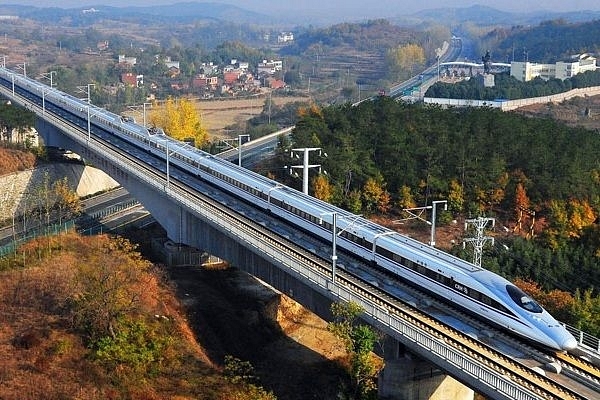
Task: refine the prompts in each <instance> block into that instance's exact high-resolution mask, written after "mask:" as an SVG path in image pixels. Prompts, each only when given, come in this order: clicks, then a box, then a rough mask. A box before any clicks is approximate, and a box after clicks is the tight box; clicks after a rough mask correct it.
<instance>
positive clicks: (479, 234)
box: [463, 217, 496, 267]
mask: <svg viewBox="0 0 600 400" xmlns="http://www.w3.org/2000/svg"><path fill="white" fill-rule="evenodd" d="M488 222H491V223H492V227H494V225H495V224H496V220H495V219H494V218H484V217H479V218H476V219H467V220H465V231H466V230H467V228H468V225H473V227H474V228H475V235H476V236H475V237H473V238H466V239H463V249H464V248H465V245H466V243H472V244H473V264H475V265H477V266H478V267H481V255H482V253H483V246H485V244H486V243H487V242H489V241H491V242H492V245H493V244H494V238H493V237H491V236H484V231H485V227H486V226H487V224H488Z"/></svg>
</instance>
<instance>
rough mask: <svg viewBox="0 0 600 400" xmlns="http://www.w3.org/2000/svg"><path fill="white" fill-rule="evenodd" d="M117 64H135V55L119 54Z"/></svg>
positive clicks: (129, 65)
mask: <svg viewBox="0 0 600 400" xmlns="http://www.w3.org/2000/svg"><path fill="white" fill-rule="evenodd" d="M118 62H119V65H122V66H127V67H133V66H135V64H137V58H136V57H127V56H125V55H124V54H119V61H118Z"/></svg>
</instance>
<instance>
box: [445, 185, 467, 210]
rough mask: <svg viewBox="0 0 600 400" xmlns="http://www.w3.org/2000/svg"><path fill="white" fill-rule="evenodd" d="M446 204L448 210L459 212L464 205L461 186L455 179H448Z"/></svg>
mask: <svg viewBox="0 0 600 400" xmlns="http://www.w3.org/2000/svg"><path fill="white" fill-rule="evenodd" d="M448 206H449V207H450V210H452V211H454V212H457V213H460V212H462V210H463V207H464V206H465V194H464V191H463V187H462V185H461V184H460V182H458V181H457V180H456V179H452V180H451V181H450V191H449V192H448Z"/></svg>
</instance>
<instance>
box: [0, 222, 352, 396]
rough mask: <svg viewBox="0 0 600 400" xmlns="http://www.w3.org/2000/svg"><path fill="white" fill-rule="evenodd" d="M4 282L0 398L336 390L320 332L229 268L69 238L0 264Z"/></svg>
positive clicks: (329, 345)
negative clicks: (170, 264) (168, 261)
mask: <svg viewBox="0 0 600 400" xmlns="http://www.w3.org/2000/svg"><path fill="white" fill-rule="evenodd" d="M0 277H1V279H0V295H1V297H0V303H1V304H0V306H1V307H2V310H3V312H2V314H0V326H1V327H2V328H1V329H0V362H1V363H2V365H3V368H2V370H1V372H0V398H2V399H3V400H12V399H19V400H23V399H39V398H45V399H58V398H73V397H74V396H75V397H76V398H80V399H117V398H119V399H121V398H128V399H132V400H136V399H140V400H141V399H164V398H173V399H174V398H177V399H192V398H194V399H216V400H226V399H232V398H235V399H240V400H243V399H252V400H260V399H270V400H272V399H274V397H273V395H272V394H269V393H268V392H271V391H272V393H273V394H274V395H276V396H277V398H280V399H291V400H296V399H297V400H300V399H305V398H306V397H305V396H309V397H310V398H334V397H335V396H336V393H337V390H338V383H339V382H340V380H343V376H344V373H343V370H342V369H341V368H340V367H339V364H337V363H334V362H333V361H332V360H334V359H337V358H339V357H341V354H342V353H341V352H340V351H339V350H336V349H338V347H337V345H336V342H335V341H334V340H333V339H332V337H331V336H330V334H329V333H327V332H326V329H325V325H324V322H323V321H320V320H318V319H316V317H314V316H311V315H309V314H307V313H306V312H305V311H304V310H303V309H302V308H300V307H298V305H296V304H295V303H293V302H290V301H289V299H286V298H285V297H282V296H280V295H278V294H276V293H275V292H272V291H271V290H267V289H265V288H264V287H263V286H261V285H257V283H256V281H254V279H252V278H251V277H249V276H248V275H246V274H244V273H240V272H239V271H237V270H235V269H222V268H218V269H212V270H208V269H201V268H194V267H180V268H173V269H169V270H166V269H163V268H160V267H158V266H156V265H152V264H150V263H149V262H148V261H145V260H144V259H143V258H141V257H140V256H139V254H138V253H137V252H136V251H135V250H134V248H133V247H132V246H131V245H130V244H129V243H128V242H127V241H124V240H122V239H119V238H109V237H108V236H95V237H83V236H79V235H76V234H74V233H69V234H66V235H61V236H56V237H51V238H42V239H40V240H38V241H33V242H30V243H28V244H26V245H25V246H23V247H22V248H21V249H20V250H19V256H18V257H16V258H10V257H9V258H5V259H1V260H0ZM111 310H112V311H111ZM106 329H109V330H106ZM102 332H105V333H102ZM284 332H288V333H289V334H290V337H287V336H285V335H284ZM131 344H134V345H133V346H131ZM305 346H313V347H312V348H309V347H305ZM320 354H326V356H321V355H320ZM228 355H230V356H233V357H234V358H233V359H232V360H233V361H228V362H226V361H225V359H226V357H225V356H228ZM247 361H250V364H247ZM283 371H285V372H283ZM261 387H264V388H265V389H266V390H263V389H261Z"/></svg>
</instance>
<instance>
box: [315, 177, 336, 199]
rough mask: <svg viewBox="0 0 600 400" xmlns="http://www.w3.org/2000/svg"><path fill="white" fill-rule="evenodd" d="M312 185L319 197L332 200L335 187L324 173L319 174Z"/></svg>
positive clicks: (316, 195)
mask: <svg viewBox="0 0 600 400" xmlns="http://www.w3.org/2000/svg"><path fill="white" fill-rule="evenodd" d="M312 186H313V191H314V196H315V197H316V198H317V199H319V200H323V201H326V202H328V203H330V202H331V199H332V198H333V188H332V187H331V184H330V183H329V180H328V179H327V177H326V176H325V175H323V174H319V175H317V176H316V177H314V179H313V180H312Z"/></svg>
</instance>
